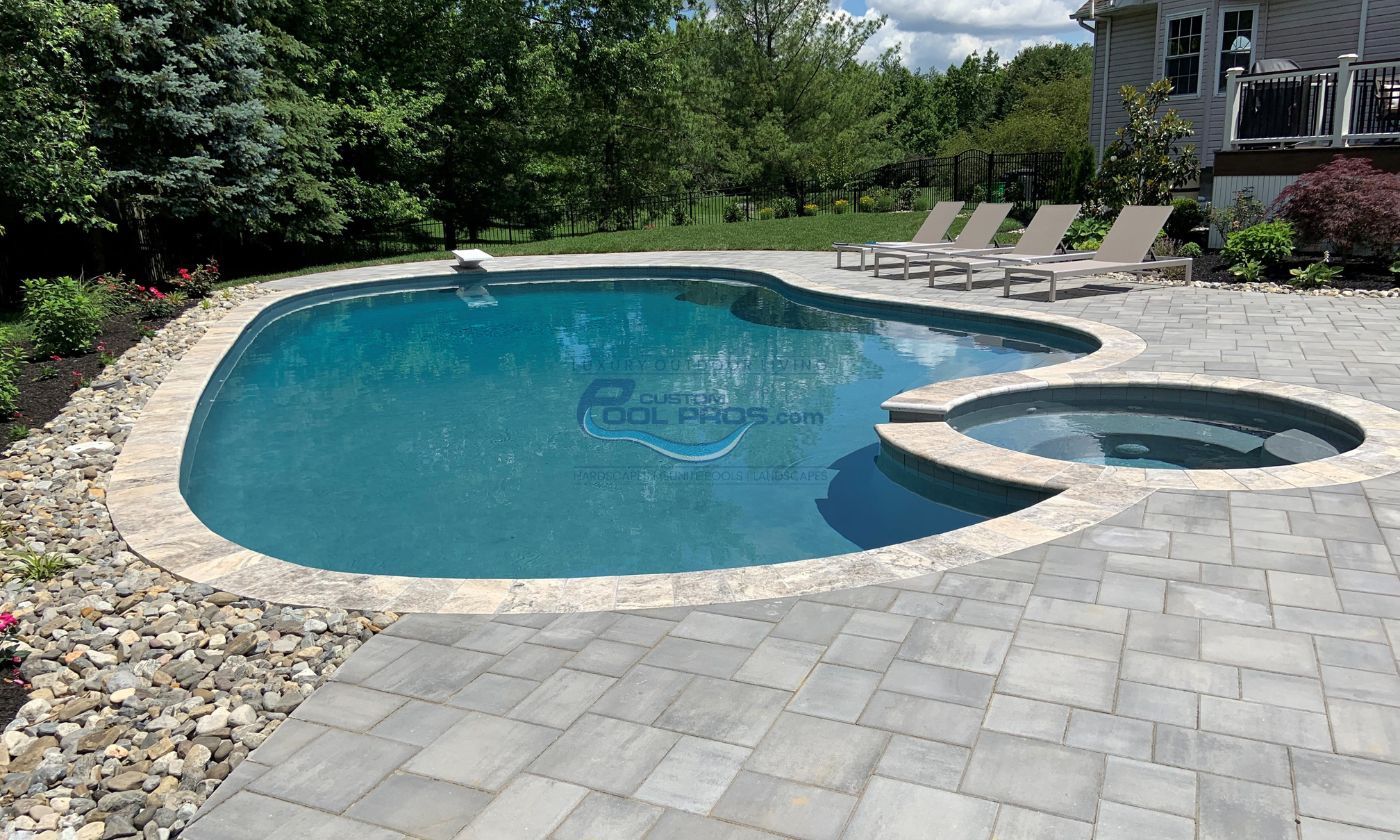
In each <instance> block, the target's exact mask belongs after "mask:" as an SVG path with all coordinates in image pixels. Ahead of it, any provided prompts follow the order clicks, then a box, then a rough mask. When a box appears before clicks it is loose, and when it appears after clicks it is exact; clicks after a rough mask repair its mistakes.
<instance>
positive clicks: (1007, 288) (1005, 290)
mask: <svg viewBox="0 0 1400 840" xmlns="http://www.w3.org/2000/svg"><path fill="white" fill-rule="evenodd" d="M1002 283H1003V285H1002V287H1001V296H1002V297H1011V269H1009V268H1008V269H1007V270H1006V277H1005V278H1004V279H1003V281H1002Z"/></svg>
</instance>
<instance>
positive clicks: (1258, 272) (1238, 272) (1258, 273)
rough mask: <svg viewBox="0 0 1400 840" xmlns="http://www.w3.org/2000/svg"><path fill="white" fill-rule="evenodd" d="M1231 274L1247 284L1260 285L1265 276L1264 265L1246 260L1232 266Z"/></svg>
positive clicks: (1256, 261)
mask: <svg viewBox="0 0 1400 840" xmlns="http://www.w3.org/2000/svg"><path fill="white" fill-rule="evenodd" d="M1230 273H1231V274H1233V275H1235V276H1236V277H1238V278H1239V279H1241V280H1243V281H1244V282H1246V283H1258V282H1259V278H1261V277H1263V276H1264V264H1263V263H1261V262H1259V261H1258V260H1245V261H1244V262H1242V263H1238V264H1236V265H1232V266H1230Z"/></svg>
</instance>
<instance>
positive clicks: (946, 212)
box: [831, 201, 963, 271]
mask: <svg viewBox="0 0 1400 840" xmlns="http://www.w3.org/2000/svg"><path fill="white" fill-rule="evenodd" d="M962 208H963V204H962V202H961V201H940V202H938V203H937V204H935V205H933V209H932V210H930V211H928V217H927V218H925V219H924V223H923V224H922V225H920V226H919V230H918V232H917V233H915V234H914V238H913V239H911V240H909V241H908V242H835V243H832V245H831V247H833V248H835V249H836V267H837V268H840V267H841V254H842V253H844V252H847V251H857V252H859V253H860V269H861V271H864V270H865V256H866V255H867V254H869V253H870V252H871V251H873V250H875V249H876V248H898V247H899V246H901V245H947V244H948V241H949V240H948V238H947V237H948V228H950V227H952V226H953V220H954V219H956V218H957V217H958V213H959V212H961V211H962Z"/></svg>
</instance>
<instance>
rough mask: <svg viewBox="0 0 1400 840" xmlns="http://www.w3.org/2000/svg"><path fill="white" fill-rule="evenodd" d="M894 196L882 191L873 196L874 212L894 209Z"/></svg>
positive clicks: (887, 211) (885, 211)
mask: <svg viewBox="0 0 1400 840" xmlns="http://www.w3.org/2000/svg"><path fill="white" fill-rule="evenodd" d="M894 206H895V203H894V196H892V195H890V194H889V193H887V192H882V193H880V194H879V195H877V196H875V212H876V213H889V212H891V211H893V210H894Z"/></svg>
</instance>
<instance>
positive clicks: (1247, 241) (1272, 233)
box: [1220, 221, 1293, 265]
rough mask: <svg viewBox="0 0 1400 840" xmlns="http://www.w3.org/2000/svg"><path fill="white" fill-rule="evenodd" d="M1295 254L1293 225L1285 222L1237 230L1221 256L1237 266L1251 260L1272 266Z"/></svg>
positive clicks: (1226, 240) (1230, 236) (1262, 224)
mask: <svg viewBox="0 0 1400 840" xmlns="http://www.w3.org/2000/svg"><path fill="white" fill-rule="evenodd" d="M1292 254H1293V225H1292V224H1290V223H1289V222H1284V221H1273V222H1261V223H1259V224H1257V225H1254V226H1252V227H1247V228H1245V229H1244V230H1237V231H1235V232H1234V233H1232V234H1230V235H1229V236H1228V237H1226V239H1225V247H1224V248H1222V249H1220V256H1221V257H1222V258H1224V259H1225V261H1226V262H1229V263H1232V264H1237V263H1244V262H1249V261H1251V260H1253V261H1256V262H1260V263H1263V264H1264V265H1270V264H1273V263H1277V262H1281V261H1283V260H1286V259H1288V258H1289V257H1290V256H1291V255H1292Z"/></svg>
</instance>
